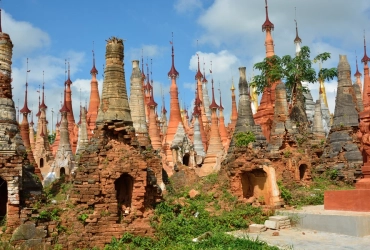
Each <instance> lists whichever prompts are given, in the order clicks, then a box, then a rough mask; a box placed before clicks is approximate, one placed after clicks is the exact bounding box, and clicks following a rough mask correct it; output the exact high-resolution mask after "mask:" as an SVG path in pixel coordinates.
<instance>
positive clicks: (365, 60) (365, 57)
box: [361, 30, 370, 65]
mask: <svg viewBox="0 0 370 250" xmlns="http://www.w3.org/2000/svg"><path fill="white" fill-rule="evenodd" d="M364 52H365V53H364V57H363V58H362V59H361V62H363V63H364V64H365V65H367V62H369V61H370V58H369V57H368V56H367V54H366V38H365V30H364Z"/></svg>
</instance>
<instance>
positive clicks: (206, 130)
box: [20, 2, 370, 182]
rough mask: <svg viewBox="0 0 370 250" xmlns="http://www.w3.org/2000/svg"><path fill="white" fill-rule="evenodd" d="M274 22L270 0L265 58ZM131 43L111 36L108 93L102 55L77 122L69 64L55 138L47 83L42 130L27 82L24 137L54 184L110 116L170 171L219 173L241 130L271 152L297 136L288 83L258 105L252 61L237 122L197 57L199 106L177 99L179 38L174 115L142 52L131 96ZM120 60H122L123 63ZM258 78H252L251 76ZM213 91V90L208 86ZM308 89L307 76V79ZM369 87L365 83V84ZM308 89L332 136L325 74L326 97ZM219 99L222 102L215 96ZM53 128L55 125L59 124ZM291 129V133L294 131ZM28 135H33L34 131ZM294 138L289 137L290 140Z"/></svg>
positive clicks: (314, 120) (320, 124) (317, 122)
mask: <svg viewBox="0 0 370 250" xmlns="http://www.w3.org/2000/svg"><path fill="white" fill-rule="evenodd" d="M273 29H274V24H273V23H272V22H271V21H270V20H269V17H268V7H267V2H266V21H265V22H264V23H263V25H262V31H264V32H266V39H265V47H266V57H272V56H273V55H274V54H275V52H274V41H273V38H272V30H273ZM301 42H302V40H301V38H300V37H299V36H298V27H297V26H296V37H295V39H294V44H295V46H296V55H298V54H299V53H300V49H301V47H300V44H301ZM369 60H370V59H369V58H368V57H367V55H366V44H365V55H364V57H363V59H362V62H364V64H365V68H364V76H365V77H364V84H362V82H361V76H362V75H361V73H360V72H359V71H358V66H357V63H356V66H357V68H356V70H357V71H356V73H355V77H356V83H355V84H353V91H354V95H355V96H356V97H357V99H356V100H357V103H356V108H358V109H359V111H361V110H362V109H363V107H365V108H366V107H367V106H369V97H368V96H367V94H366V93H367V92H368V90H367V88H368V86H369V84H370V83H369V81H370V80H369V70H368V66H367V63H368V61H369ZM123 61H124V45H123V42H122V41H121V40H120V39H117V38H114V39H110V40H108V42H107V51H106V67H105V69H104V83H103V92H102V95H101V96H100V95H99V92H98V82H97V78H96V77H97V74H98V70H97V69H96V67H95V56H94V54H93V63H92V69H91V71H90V74H91V76H92V78H91V84H90V86H91V92H90V100H89V104H88V107H80V119H79V121H78V122H77V123H76V121H75V117H74V114H73V108H72V98H71V96H72V90H71V85H72V80H71V78H70V70H69V64H68V77H67V80H66V81H65V83H64V98H63V102H62V105H61V108H60V112H59V113H60V116H59V114H58V118H57V122H56V125H55V127H56V136H55V140H54V142H53V143H52V144H50V142H49V140H48V136H49V134H50V131H48V126H47V125H48V121H47V119H46V109H47V105H46V104H45V97H44V84H43V87H42V94H41V97H39V107H38V113H37V114H36V116H37V117H38V121H37V124H36V130H35V129H34V125H35V124H34V123H33V119H31V121H30V122H28V120H27V116H28V114H29V113H30V112H31V111H30V110H29V108H28V104H27V86H28V83H26V90H25V103H24V107H23V109H21V110H20V112H21V113H22V114H24V116H23V121H22V123H21V124H20V125H21V128H23V129H22V131H23V132H21V134H22V137H23V140H24V141H25V144H26V146H27V148H29V151H28V152H29V155H30V156H29V158H30V160H32V161H33V162H35V163H36V165H37V166H38V170H37V171H39V172H41V174H42V178H43V179H45V180H44V181H45V182H51V181H53V180H54V179H56V178H59V177H60V176H61V175H64V174H66V175H69V174H71V173H72V174H73V172H74V165H75V160H76V159H75V158H76V155H77V156H78V155H80V154H81V152H83V151H84V150H85V148H86V147H87V146H88V144H89V142H90V140H91V139H92V138H93V137H94V130H95V129H96V125H97V124H99V123H104V122H106V121H114V120H122V121H125V124H126V123H127V124H128V125H132V126H133V128H134V129H135V136H136V141H137V145H138V146H139V147H141V148H147V147H151V148H153V149H154V150H156V151H158V153H159V154H160V155H161V157H162V163H163V168H164V170H165V171H166V172H167V174H168V175H169V176H171V175H172V174H173V173H174V171H177V170H178V169H179V167H180V166H188V167H190V168H194V169H195V172H196V173H197V175H199V176H204V175H208V174H210V173H212V172H215V171H218V170H219V169H220V166H221V162H222V160H223V159H224V158H225V156H226V154H227V152H228V151H229V152H231V150H232V149H233V148H234V146H235V140H236V139H235V138H234V137H233V136H234V135H236V134H237V133H240V132H242V133H245V132H252V133H253V134H254V135H255V137H256V142H258V143H267V144H266V147H267V148H268V149H269V150H270V151H271V152H277V151H279V150H280V149H281V148H282V146H283V144H284V141H287V140H288V141H289V140H292V141H294V138H293V137H294V134H297V133H299V132H298V131H297V127H296V124H295V123H293V122H292V121H291V120H290V114H291V112H293V109H294V108H292V106H291V103H289V102H288V101H287V98H286V90H285V85H284V83H283V82H282V81H276V82H271V83H270V87H267V88H265V90H264V91H263V93H262V97H261V100H260V103H259V104H258V95H257V93H256V89H255V87H251V86H250V85H249V83H248V82H247V77H246V72H245V67H240V68H239V74H240V78H239V86H238V87H239V101H238V102H239V103H238V108H237V101H236V96H235V87H234V83H233V81H231V83H230V86H231V88H230V90H231V93H230V96H231V100H232V108H231V117H230V122H229V123H228V124H225V118H224V115H223V111H224V108H223V106H222V97H221V93H219V99H218V98H216V94H217V93H216V94H215V86H214V79H213V76H212V70H210V72H211V75H210V76H211V79H210V83H209V82H208V80H207V79H206V74H205V68H204V67H203V72H202V71H201V68H200V64H199V57H198V69H197V72H196V74H195V79H194V80H195V81H194V84H195V93H194V103H192V104H190V105H189V106H192V107H193V109H192V110H188V109H187V108H186V107H185V105H183V106H182V107H181V105H180V102H179V97H178V85H177V79H178V77H179V72H178V71H177V70H176V67H175V53H174V45H173V42H172V55H171V67H170V71H169V72H168V77H169V78H170V79H171V86H170V105H169V106H170V112H169V115H168V114H167V110H166V108H165V103H164V96H163V95H162V105H161V109H159V108H158V103H157V102H156V100H155V98H154V84H153V77H152V72H151V70H149V66H148V63H147V64H146V66H145V65H144V61H143V58H142V59H141V65H140V60H133V61H132V74H131V77H130V96H128V95H127V91H126V82H125V73H124V69H123V66H122V65H123ZM120 63H121V64H120ZM252 80H253V79H252ZM209 84H210V85H211V93H210V94H209V93H208V89H209V88H208V85H209ZM301 85H302V86H303V87H307V85H308V82H305V81H303V82H301ZM362 86H364V89H362ZM304 95H305V102H304V105H305V112H306V116H307V120H308V128H309V132H310V133H312V134H313V135H315V137H316V139H317V140H322V139H325V138H326V137H327V136H328V134H329V132H330V128H331V126H332V125H333V124H334V123H335V121H334V119H333V114H330V112H329V108H328V103H327V97H326V92H325V86H324V81H323V79H320V89H319V99H318V100H317V101H316V102H314V101H313V98H312V95H311V93H310V91H308V92H306V93H304ZM216 99H218V100H216ZM52 126H53V127H54V124H53V125H52ZM287 132H288V136H287V134H286V133H287ZM27 135H28V136H27ZM289 138H290V139H289Z"/></svg>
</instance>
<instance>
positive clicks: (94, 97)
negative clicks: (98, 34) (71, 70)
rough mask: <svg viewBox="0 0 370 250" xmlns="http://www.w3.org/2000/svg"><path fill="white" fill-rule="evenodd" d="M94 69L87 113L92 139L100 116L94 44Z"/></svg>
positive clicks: (88, 134)
mask: <svg viewBox="0 0 370 250" xmlns="http://www.w3.org/2000/svg"><path fill="white" fill-rule="evenodd" d="M92 54H93V67H92V69H91V71H90V74H91V76H92V77H91V82H90V100H89V108H88V111H87V114H88V116H87V115H86V124H87V136H88V138H89V139H90V138H91V137H92V136H93V134H94V129H95V126H96V117H97V116H98V109H99V105H100V95H99V89H98V81H97V79H96V75H97V74H98V70H97V69H96V67H95V52H94V43H93V50H92Z"/></svg>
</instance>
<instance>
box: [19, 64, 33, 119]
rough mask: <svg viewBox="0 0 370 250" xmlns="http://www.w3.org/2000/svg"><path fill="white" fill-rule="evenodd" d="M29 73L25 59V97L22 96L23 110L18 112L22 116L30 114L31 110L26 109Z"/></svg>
mask: <svg viewBox="0 0 370 250" xmlns="http://www.w3.org/2000/svg"><path fill="white" fill-rule="evenodd" d="M29 72H30V70H29V69H28V58H27V72H26V91H25V95H24V105H23V108H22V109H21V110H20V112H21V113H22V114H29V113H31V110H30V109H29V108H28V104H27V88H28V73H29Z"/></svg>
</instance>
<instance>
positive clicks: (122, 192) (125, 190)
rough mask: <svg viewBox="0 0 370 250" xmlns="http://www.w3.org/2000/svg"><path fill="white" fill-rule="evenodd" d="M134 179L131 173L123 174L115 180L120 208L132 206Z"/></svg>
mask: <svg viewBox="0 0 370 250" xmlns="http://www.w3.org/2000/svg"><path fill="white" fill-rule="evenodd" d="M133 187H134V179H133V178H132V177H131V176H130V175H129V174H122V175H121V176H120V177H119V178H118V179H117V180H116V181H115V182H114V188H115V190H116V199H117V203H118V206H119V208H122V207H126V208H127V207H131V200H132V190H133Z"/></svg>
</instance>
